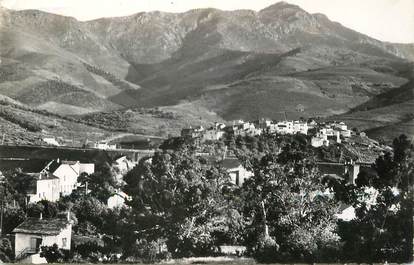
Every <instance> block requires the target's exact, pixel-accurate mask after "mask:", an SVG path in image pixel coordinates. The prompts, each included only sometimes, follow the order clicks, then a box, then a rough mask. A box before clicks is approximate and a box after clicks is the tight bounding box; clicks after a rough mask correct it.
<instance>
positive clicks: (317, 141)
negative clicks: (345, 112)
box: [311, 134, 329, 147]
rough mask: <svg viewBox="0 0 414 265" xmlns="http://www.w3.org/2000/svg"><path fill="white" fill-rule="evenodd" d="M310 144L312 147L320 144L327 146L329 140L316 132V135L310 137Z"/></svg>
mask: <svg viewBox="0 0 414 265" xmlns="http://www.w3.org/2000/svg"><path fill="white" fill-rule="evenodd" d="M311 145H312V146H313V147H320V146H323V145H324V146H329V140H328V137H327V136H326V135H321V134H317V135H316V136H314V137H312V139H311Z"/></svg>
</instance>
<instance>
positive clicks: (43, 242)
mask: <svg viewBox="0 0 414 265" xmlns="http://www.w3.org/2000/svg"><path fill="white" fill-rule="evenodd" d="M13 233H14V235H15V243H14V246H15V247H14V253H15V257H16V261H20V262H23V263H46V262H45V261H46V260H45V259H44V258H41V257H40V255H39V252H40V248H41V247H42V246H53V245H54V244H56V245H57V246H58V247H59V248H61V249H67V250H70V246H71V239H72V222H71V221H70V216H69V213H68V214H67V217H63V218H53V219H42V218H28V219H26V220H25V221H24V222H23V223H21V224H20V225H19V226H17V227H16V228H15V229H14V230H13Z"/></svg>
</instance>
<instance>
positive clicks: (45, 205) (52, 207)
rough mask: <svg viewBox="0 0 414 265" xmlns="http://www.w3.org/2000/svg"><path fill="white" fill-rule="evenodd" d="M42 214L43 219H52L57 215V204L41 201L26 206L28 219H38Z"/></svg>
mask: <svg viewBox="0 0 414 265" xmlns="http://www.w3.org/2000/svg"><path fill="white" fill-rule="evenodd" d="M40 214H42V217H43V218H54V217H56V216H57V214H58V206H57V203H55V202H51V201H47V200H41V201H39V202H37V203H31V204H29V205H28V206H27V215H28V216H30V217H36V218H37V217H39V216H40Z"/></svg>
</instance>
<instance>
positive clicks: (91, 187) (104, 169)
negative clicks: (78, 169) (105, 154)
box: [78, 163, 118, 203]
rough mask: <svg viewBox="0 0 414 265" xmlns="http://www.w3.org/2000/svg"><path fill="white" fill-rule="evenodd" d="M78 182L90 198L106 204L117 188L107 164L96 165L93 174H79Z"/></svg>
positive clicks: (113, 175) (112, 173)
mask: <svg viewBox="0 0 414 265" xmlns="http://www.w3.org/2000/svg"><path fill="white" fill-rule="evenodd" d="M78 182H79V183H81V185H82V187H83V189H85V190H86V189H88V193H89V195H90V196H92V197H95V198H97V199H98V200H100V201H101V202H103V203H106V202H107V201H108V199H109V197H111V196H112V195H113V194H114V192H115V190H116V189H117V188H118V184H117V181H116V179H115V173H114V172H113V169H112V168H111V166H110V165H109V164H106V163H105V164H103V165H98V166H97V169H96V171H95V173H93V174H91V175H88V174H86V173H85V174H81V176H79V179H78Z"/></svg>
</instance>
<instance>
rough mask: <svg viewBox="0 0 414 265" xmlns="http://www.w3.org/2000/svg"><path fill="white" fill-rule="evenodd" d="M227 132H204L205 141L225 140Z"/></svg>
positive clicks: (211, 130)
mask: <svg viewBox="0 0 414 265" xmlns="http://www.w3.org/2000/svg"><path fill="white" fill-rule="evenodd" d="M224 134H225V132H224V131H222V130H221V129H215V128H211V129H208V130H206V131H205V132H204V134H203V140H204V141H218V140H220V139H222V138H223V136H224Z"/></svg>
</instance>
